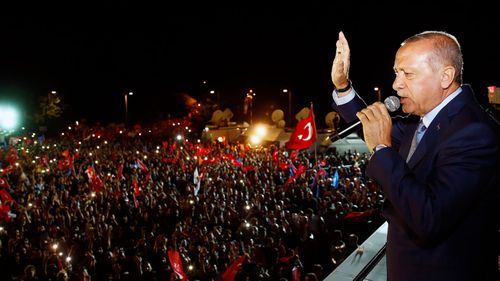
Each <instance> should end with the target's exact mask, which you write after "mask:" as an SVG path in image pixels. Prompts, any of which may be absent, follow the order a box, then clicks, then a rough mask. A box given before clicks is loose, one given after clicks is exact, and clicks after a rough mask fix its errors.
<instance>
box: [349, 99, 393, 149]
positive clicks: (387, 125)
mask: <svg viewBox="0 0 500 281" xmlns="http://www.w3.org/2000/svg"><path fill="white" fill-rule="evenodd" d="M384 104H385V106H384V105H383V104H381V103H380V102H376V103H374V104H372V105H370V106H368V107H367V108H365V109H363V110H361V111H360V112H358V113H356V116H357V117H358V118H359V120H360V121H361V124H362V125H363V136H364V140H365V143H366V145H367V146H368V150H370V151H371V150H372V149H374V148H375V146H377V145H379V144H383V145H385V146H389V147H390V146H392V138H391V132H392V118H391V116H390V115H389V111H393V110H396V109H397V108H399V99H398V98H397V97H389V98H387V99H386V100H385V101H384ZM396 105H397V107H396Z"/></svg>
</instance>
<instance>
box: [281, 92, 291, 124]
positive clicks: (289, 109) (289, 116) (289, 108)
mask: <svg viewBox="0 0 500 281" xmlns="http://www.w3.org/2000/svg"><path fill="white" fill-rule="evenodd" d="M283 93H285V94H286V93H288V126H290V127H292V91H289V90H288V89H283Z"/></svg>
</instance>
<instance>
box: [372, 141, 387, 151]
mask: <svg viewBox="0 0 500 281" xmlns="http://www.w3.org/2000/svg"><path fill="white" fill-rule="evenodd" d="M386 147H387V145H385V144H383V143H381V144H377V145H376V146H375V148H373V152H377V151H379V150H381V149H382V148H386Z"/></svg>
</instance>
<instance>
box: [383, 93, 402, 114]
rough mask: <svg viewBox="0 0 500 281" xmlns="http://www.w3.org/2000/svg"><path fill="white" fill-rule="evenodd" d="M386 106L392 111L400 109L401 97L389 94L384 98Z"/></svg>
mask: <svg viewBox="0 0 500 281" xmlns="http://www.w3.org/2000/svg"><path fill="white" fill-rule="evenodd" d="M384 104H385V107H387V110H389V111H390V112H394V111H396V110H398V108H399V105H400V103H399V98H398V97H396V96H389V97H387V98H386V99H385V100H384Z"/></svg>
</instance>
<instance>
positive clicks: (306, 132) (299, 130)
mask: <svg viewBox="0 0 500 281" xmlns="http://www.w3.org/2000/svg"><path fill="white" fill-rule="evenodd" d="M315 141H316V124H315V123H314V112H313V108H312V103H311V108H310V109H309V116H307V117H306V118H304V119H302V120H300V121H299V123H298V124H297V126H296V127H295V131H293V133H292V135H291V136H290V139H289V140H288V142H286V143H285V147H286V149H290V150H296V149H297V150H298V149H306V148H309V147H310V146H311V145H312V144H313V143H314V142H315Z"/></svg>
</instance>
